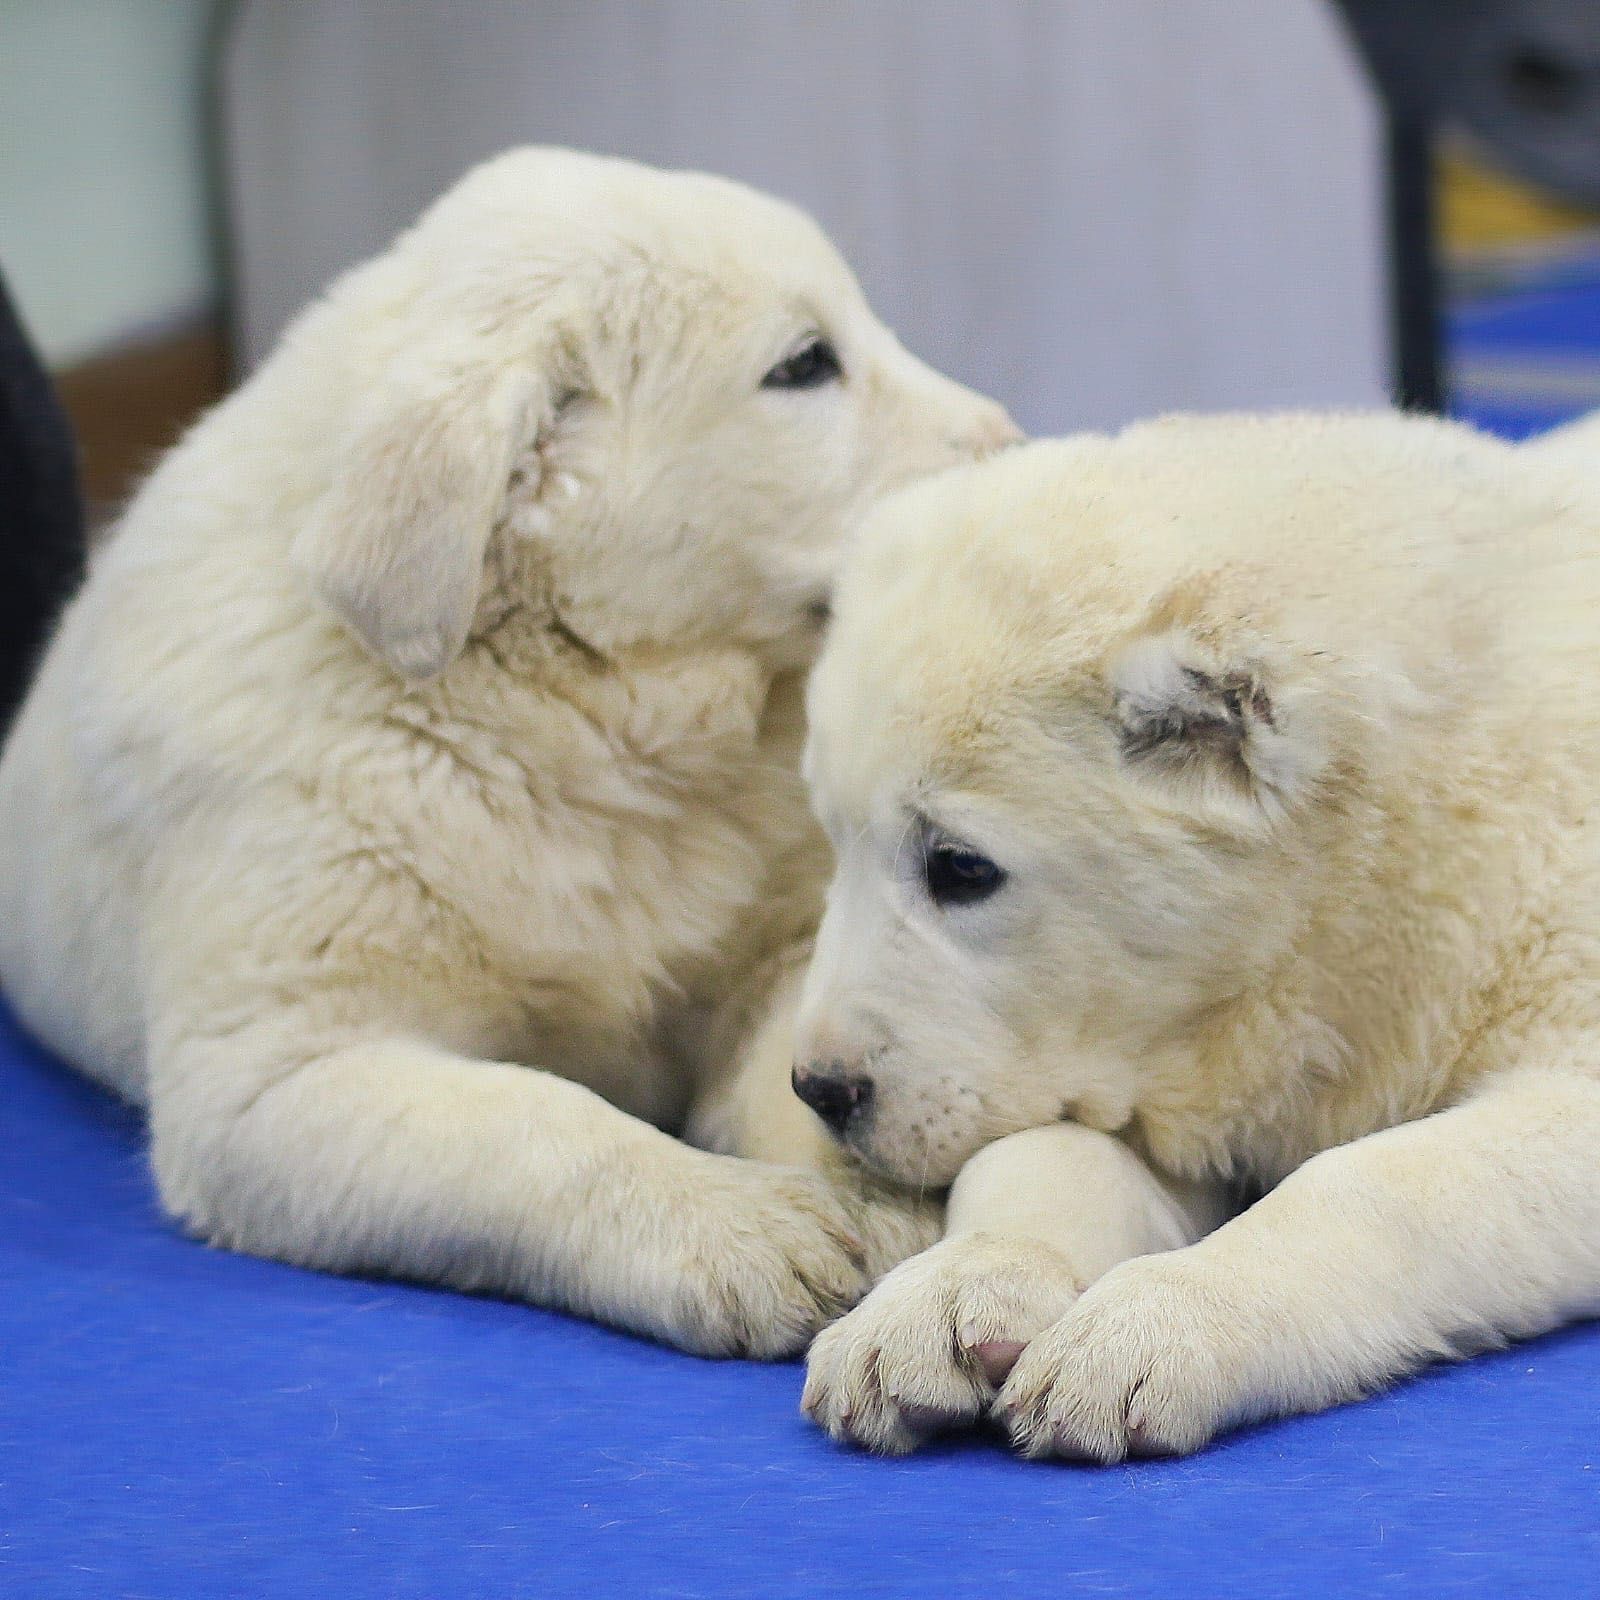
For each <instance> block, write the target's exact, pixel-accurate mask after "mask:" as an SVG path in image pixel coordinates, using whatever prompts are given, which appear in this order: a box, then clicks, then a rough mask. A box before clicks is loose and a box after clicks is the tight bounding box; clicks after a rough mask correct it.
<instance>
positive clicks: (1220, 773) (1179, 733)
mask: <svg viewBox="0 0 1600 1600" xmlns="http://www.w3.org/2000/svg"><path fill="white" fill-rule="evenodd" d="M1110 678H1111V687H1112V692H1113V695H1114V697H1115V702H1116V712H1117V720H1118V724H1119V727H1120V731H1121V739H1122V753H1123V757H1124V759H1125V760H1126V761H1128V762H1129V763H1130V764H1131V765H1133V766H1135V767H1142V768H1145V769H1147V770H1149V771H1152V772H1158V773H1164V774H1167V775H1170V776H1174V777H1178V778H1183V779H1187V780H1189V781H1190V782H1191V783H1193V784H1196V785H1198V786H1199V787H1200V789H1201V791H1202V793H1203V794H1204V795H1205V796H1207V797H1208V798H1212V799H1224V800H1227V801H1230V802H1233V803H1234V804H1235V805H1236V804H1237V802H1239V801H1241V800H1243V801H1248V802H1252V803H1254V804H1255V805H1257V806H1260V807H1262V808H1264V809H1265V810H1267V811H1269V812H1273V811H1277V810H1280V809H1282V808H1284V807H1286V806H1288V805H1290V804H1292V803H1293V801H1294V800H1295V799H1297V798H1298V797H1299V795H1300V794H1301V793H1302V792H1303V791H1304V789H1305V787H1306V785H1307V784H1308V783H1309V782H1310V780H1311V779H1312V778H1313V777H1314V776H1315V773H1316V770H1317V768H1318V766H1319V765H1320V762H1321V754H1320V742H1319V740H1318V739H1317V737H1316V735H1315V732H1314V730H1312V729H1311V728H1310V727H1308V726H1306V725H1304V723H1303V722H1301V725H1299V726H1297V725H1296V723H1297V720H1298V719H1297V718H1296V717H1295V716H1293V715H1289V714H1287V711H1286V708H1285V706H1284V704H1283V698H1282V697H1281V696H1280V695H1279V694H1278V693H1277V692H1276V691H1275V689H1274V687H1273V685H1272V684H1271V683H1270V682H1269V674H1268V672H1267V670H1266V669H1265V668H1264V667H1263V666H1262V665H1261V664H1260V663H1259V662H1251V661H1236V662H1225V661H1219V660H1217V659H1216V658H1215V657H1214V656H1213V655H1212V654H1211V653H1210V652H1209V651H1207V650H1206V649H1205V648H1204V647H1203V646H1202V645H1201V644H1200V643H1199V642H1198V641H1197V640H1195V639H1193V638H1192V637H1190V636H1189V635H1188V634H1186V633H1184V632H1183V631H1182V630H1172V631H1169V632H1166V633H1161V634H1156V635H1152V636H1148V637H1145V638H1142V639H1138V640H1135V641H1134V642H1133V643H1132V644H1130V645H1128V646H1127V647H1126V648H1125V649H1124V650H1122V651H1121V653H1120V654H1119V655H1117V656H1116V657H1115V659H1114V660H1113V661H1112V664H1111V669H1110Z"/></svg>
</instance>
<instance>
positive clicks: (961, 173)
mask: <svg viewBox="0 0 1600 1600" xmlns="http://www.w3.org/2000/svg"><path fill="white" fill-rule="evenodd" d="M226 84H227V89H228V95H227V102H226V103H227V107H228V117H229V126H230V128H231V141H230V143H231V151H232V154H231V168H232V174H233V190H234V195H235V222H236V228H237V237H238V241H239V254H238V266H239V272H240V283H241V288H242V293H241V297H240V326H241V330H242V334H243V339H244V345H245V348H246V351H247V353H248V355H249V356H250V357H251V358H256V357H258V356H259V355H260V353H261V352H262V351H263V350H264V349H265V348H266V347H267V345H268V344H269V343H270V341H271V340H272V339H273V338H274V337H275V335H276V333H277V331H278V330H279V328H280V327H281V325H282V323H283V321H284V319H285V318H286V316H288V315H289V314H290V312H291V311H292V310H293V309H294V308H295V307H296V306H297V305H298V304H300V303H301V302H302V301H303V300H305V299H306V298H307V297H308V296H309V295H310V294H312V293H313V292H314V291H315V289H316V288H317V286H318V285H319V284H320V283H321V282H323V281H324V280H325V279H326V278H327V277H328V276H329V275H330V274H331V273H332V272H333V271H335V270H336V269H337V268H339V267H341V266H343V265H345V264H346V263H348V262H350V261H352V260H354V259H356V258H358V257H359V256H361V255H363V254H366V253H368V252H370V251H372V250H373V249H375V248H377V247H378V246H379V245H381V244H382V242H383V241H384V240H385V239H386V238H388V237H389V236H390V235H391V234H392V233H393V232H394V231H395V229H396V228H398V227H399V226H400V225H401V224H402V223H404V221H405V220H406V219H407V218H409V217H410V216H411V215H412V214H413V213H414V212H415V211H416V210H417V209H418V208H419V207H420V206H421V205H422V204H423V203H425V202H426V201H427V200H428V199H429V198H430V197H431V196H432V195H433V194H435V193H436V192H437V191H438V190H439V189H441V188H443V187H444V186H445V185H446V184H448V183H449V181H450V180H451V178H452V177H453V176H454V175H455V174H456V173H457V172H459V171H460V170H461V169H462V168H463V167H464V166H466V165H467V164H469V163H470V162H472V161H474V160H476V159H478V158H479V157H481V156H483V155H486V154H488V153H491V152H493V151H495V150H497V149H499V148H501V147H503V146H505V145H508V144H512V143H516V142H520V141H529V140H537V141H553V142H560V143H568V144H575V145H582V146H588V147H592V148H595V149H600V150H606V151H613V152H618V153H622V154H627V155H633V156H638V157H642V158H644V159H647V160H651V161H656V162H660V163H664V164H667V165H684V166H697V167H706V168H711V169H714V170H718V171H722V172H727V173H731V174H733V175H735V176H738V177H742V178H745V179H748V180H750V181H752V182H755V183H758V184H761V185H763V186H765V187H768V188H771V189H774V190H776V191H778V192H779V193H782V194H785V195H787V196H789V197H791V198H793V199H796V200H798V201H800V202H801V203H802V204H804V205H806V206H807V207H809V208H810V209H811V210H812V211H813V212H815V213H816V214H817V216H818V217H819V218H820V219H821V220H822V221H823V223H824V225H825V226H827V227H828V228H829V229H830V231H831V232H832V233H833V234H834V235H835V236H836V237H837V238H838V240H839V241H840V242H841V244H842V245H843V247H844V249H845V251H846V253H847V254H848V255H849V256H850V258H851V259H852V261H853V262H854V263H855V264H856V266H857V268H858V269H859V271H860V273H861V275H862V278H863V280H864V281H865V283H866V286H867V289H868V292H869V294H870V295H871V296H872V297H873V298H874V300H875V302H876V304H877V305H878V306H879V308H880V309H881V310H882V311H883V313H884V314H885V315H886V317H887V319H888V320H889V321H890V322H891V323H892V324H893V325H895V326H896V328H897V329H898V330H899V331H900V333H901V334H902V336H903V337H904V338H905V340H906V342H907V343H908V344H909V345H911V347H912V348H913V349H915V350H916V351H917V352H918V353H919V354H921V355H924V356H926V357H927V358H928V359H930V360H932V361H933V362H935V363H936V364H938V365H940V366H943V367H944V368H946V369H947V370H949V371H951V372H953V373H955V374H956V375H958V376H959V377H961V378H963V379H965V380H966V381H968V382H970V383H973V384H976V385H978V386H979V387H981V388H984V389H987V390H989V391H991V392H993V393H995V394H997V395H999V396H1000V397H1002V398H1003V399H1004V400H1005V401H1006V402H1007V403H1008V404H1009V405H1010V406H1011V407H1012V409H1013V411H1014V412H1015V413H1016V415H1017V416H1018V418H1019V420H1021V421H1022V422H1024V424H1025V425H1027V426H1028V427H1030V428H1032V429H1035V430H1038V431H1055V430H1063V429H1067V428H1072V427H1082V426H1099V425H1107V424H1115V423H1118V422H1121V421H1124V420H1126V419H1128V418H1131V417H1135V416H1138V415H1141V414H1144V413H1148V412H1151V411H1155V410H1160V409H1164V408H1171V407H1178V406H1182V407H1207V408H1213V407H1228V406H1261V405H1284V404H1362V403H1372V402H1377V401H1380V400H1381V399H1382V396H1383V391H1384V387H1385V382H1386V376H1387V372H1386V362H1387V349H1386V344H1387V341H1386V335H1385V330H1384V313H1383V304H1382V248H1381V241H1380V204H1381V199H1380V188H1379V183H1380V173H1379V162H1378V129H1377V119H1376V114H1375V109H1374V106H1373V104H1372V103H1371V100H1370V96H1369V94H1368V91H1367V89H1366V87H1365V84H1364V81H1363V79H1362V78H1361V75H1360V73H1359V71H1358V69H1357V67H1356V65H1355V62H1354V60H1353V58H1352V57H1351V55H1350V53H1349V50H1348V48H1347V46H1346V44H1345V41H1344V38H1343V35H1342V34H1341V33H1340V31H1339V29H1338V27H1337V24H1336V23H1335V21H1334V19H1333V17H1332V15H1331V12H1330V10H1329V9H1327V8H1325V6H1324V5H1323V3H1322V0H1114V3H1113V0H983V3H979V0H518V3H509V0H450V3H448V4H446V3H443V0H441V3H438V4H429V3H426V0H406V3H401V4H397V3H395V0H296V3H295V4H293V5H285V4H282V3H281V0H245V3H244V4H243V6H242V8H241V10H240V12H239V15H238V19H237V23H236V27H235V30H234V33H233V36H232V41H231V47H230V49H229V52H228V55H227V60H226Z"/></svg>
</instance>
